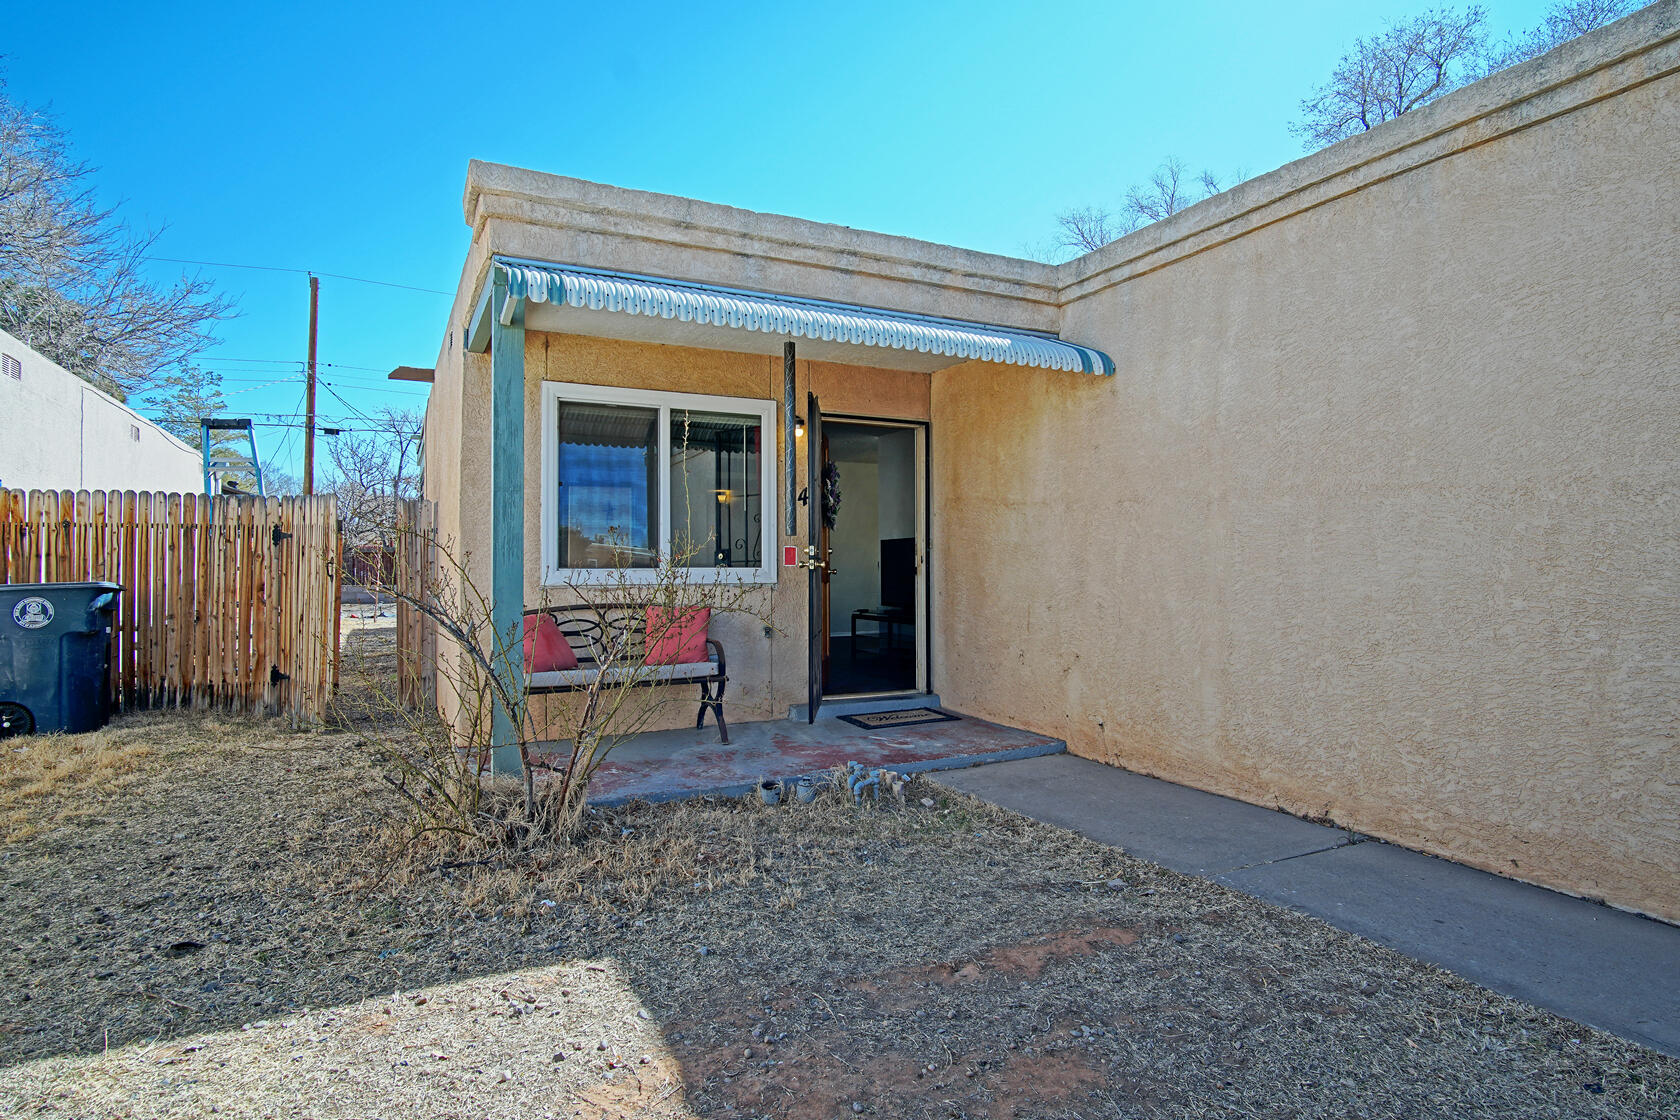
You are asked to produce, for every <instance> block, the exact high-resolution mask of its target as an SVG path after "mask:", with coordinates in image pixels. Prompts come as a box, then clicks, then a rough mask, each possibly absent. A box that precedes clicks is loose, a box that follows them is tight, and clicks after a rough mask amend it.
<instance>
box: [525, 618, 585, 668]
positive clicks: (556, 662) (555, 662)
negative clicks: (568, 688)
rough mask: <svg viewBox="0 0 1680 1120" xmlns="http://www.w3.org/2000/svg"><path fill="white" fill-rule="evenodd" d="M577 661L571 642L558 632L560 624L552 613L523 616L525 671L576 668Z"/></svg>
mask: <svg viewBox="0 0 1680 1120" xmlns="http://www.w3.org/2000/svg"><path fill="white" fill-rule="evenodd" d="M577 663H578V662H577V654H575V653H573V652H572V644H571V643H570V642H568V641H567V640H566V635H564V634H562V633H560V624H559V623H558V622H555V621H554V616H553V615H551V614H528V615H526V616H525V671H526V672H527V673H553V672H558V671H559V670H561V669H576V668H577Z"/></svg>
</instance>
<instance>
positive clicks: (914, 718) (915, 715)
mask: <svg viewBox="0 0 1680 1120" xmlns="http://www.w3.org/2000/svg"><path fill="white" fill-rule="evenodd" d="M840 718H841V719H843V720H845V721H846V722H847V723H849V724H851V725H852V726H853V727H861V728H863V729H864V730H866V731H881V730H884V729H886V728H889V727H914V726H916V725H917V724H918V723H949V722H950V721H952V720H959V719H961V718H962V717H961V716H954V715H952V714H951V713H950V712H942V711H940V710H939V709H938V708H904V709H901V710H899V711H896V712H860V713H859V714H857V715H855V716H841V717H840Z"/></svg>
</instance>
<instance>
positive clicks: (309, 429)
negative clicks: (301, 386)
mask: <svg viewBox="0 0 1680 1120" xmlns="http://www.w3.org/2000/svg"><path fill="white" fill-rule="evenodd" d="M320 305H321V278H320V277H319V276H316V275H315V274H314V273H311V274H310V276H309V387H308V388H307V389H305V390H304V399H305V404H304V410H305V412H307V413H308V415H307V417H306V418H305V420H304V429H303V492H304V493H305V494H313V493H315V321H316V318H317V316H318V314H319V311H320Z"/></svg>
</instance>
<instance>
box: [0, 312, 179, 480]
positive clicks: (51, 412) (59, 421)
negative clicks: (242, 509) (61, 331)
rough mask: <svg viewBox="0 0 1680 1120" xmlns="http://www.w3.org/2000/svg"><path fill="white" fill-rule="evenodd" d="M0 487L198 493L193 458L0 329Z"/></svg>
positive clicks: (171, 438) (112, 400)
mask: <svg viewBox="0 0 1680 1120" xmlns="http://www.w3.org/2000/svg"><path fill="white" fill-rule="evenodd" d="M0 355H5V356H6V357H7V358H11V359H14V360H15V364H14V362H13V361H6V360H5V359H4V358H0V366H4V368H3V369H0V487H5V488H6V489H11V490H165V491H169V492H172V493H189V492H196V491H199V490H202V489H203V488H204V473H203V466H202V463H201V462H200V458H199V453H198V452H197V451H195V450H194V449H193V448H191V447H189V446H188V445H187V444H185V443H182V442H181V441H180V440H178V439H176V438H175V437H174V436H172V435H170V434H169V433H168V432H166V431H164V430H163V429H162V428H160V427H158V426H157V425H156V424H154V423H152V422H151V421H150V420H147V419H146V418H145V417H143V416H141V415H140V414H139V413H137V412H135V411H134V410H133V409H131V408H129V407H128V406H127V405H125V404H123V403H122V402H121V401H119V400H117V399H116V398H114V397H112V396H110V395H109V394H107V393H103V392H101V391H100V390H98V389H96V388H94V387H93V386H92V385H90V384H88V383H87V382H86V381H84V380H82V379H81V378H80V377H77V376H76V375H75V374H73V373H71V372H70V371H69V370H67V369H65V368H64V367H63V366H60V365H58V364H57V363H55V362H52V361H49V360H48V359H46V358H44V357H42V356H41V355H40V354H37V353H36V352H35V351H33V350H31V349H30V348H29V347H27V346H25V345H24V344H23V343H21V342H19V341H18V340H17V339H15V338H13V337H12V336H11V335H9V334H7V333H6V332H5V331H0Z"/></svg>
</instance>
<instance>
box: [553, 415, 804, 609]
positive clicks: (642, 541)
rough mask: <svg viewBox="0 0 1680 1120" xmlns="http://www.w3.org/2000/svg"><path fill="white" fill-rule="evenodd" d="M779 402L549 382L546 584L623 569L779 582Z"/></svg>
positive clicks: (650, 574)
mask: <svg viewBox="0 0 1680 1120" xmlns="http://www.w3.org/2000/svg"><path fill="white" fill-rule="evenodd" d="M776 411H777V409H776V405H775V402H773V401H768V400H757V399H753V398H750V397H713V396H706V395H702V394H698V393H667V392H657V391H654V390H649V389H612V388H607V387H604V386H597V385H570V384H563V383H560V382H553V381H549V382H544V384H543V392H542V433H543V434H542V441H543V442H542V473H543V478H542V487H543V499H542V565H543V582H544V583H546V584H550V585H555V584H565V583H567V582H571V581H580V580H587V579H588V578H590V573H591V572H597V573H600V572H603V571H608V570H612V569H614V568H616V567H618V566H622V567H623V568H624V569H625V570H626V572H627V573H628V575H629V578H631V579H636V578H641V576H640V573H644V572H645V573H646V577H645V578H647V579H650V580H651V579H652V578H653V569H654V568H655V567H657V565H658V564H659V560H660V558H661V557H664V556H672V555H674V556H677V557H679V558H681V559H682V561H683V566H684V567H685V568H686V569H687V570H688V571H689V573H690V576H691V577H692V578H693V579H694V580H697V581H698V580H703V579H729V580H739V581H742V582H746V583H774V582H775V581H776V560H777V557H776V535H775V534H776Z"/></svg>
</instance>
